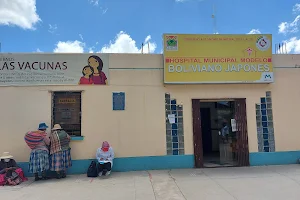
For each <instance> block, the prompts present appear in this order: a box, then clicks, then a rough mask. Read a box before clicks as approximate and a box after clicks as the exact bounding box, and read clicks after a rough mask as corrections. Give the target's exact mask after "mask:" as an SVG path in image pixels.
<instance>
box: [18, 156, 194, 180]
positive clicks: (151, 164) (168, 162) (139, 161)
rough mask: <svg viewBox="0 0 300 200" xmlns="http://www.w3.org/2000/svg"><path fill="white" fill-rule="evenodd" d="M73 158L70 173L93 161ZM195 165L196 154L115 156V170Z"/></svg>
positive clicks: (25, 167)
mask: <svg viewBox="0 0 300 200" xmlns="http://www.w3.org/2000/svg"><path fill="white" fill-rule="evenodd" d="M92 160H93V159H86V160H73V161H72V162H73V166H72V167H71V168H70V169H68V174H85V173H86V171H87V169H88V167H89V165H90V164H91V161H92ZM18 165H19V166H20V167H21V168H22V169H23V171H24V173H25V176H28V177H29V176H32V174H29V173H28V163H27V162H21V163H18ZM193 167H194V155H176V156H146V157H126V158H115V159H114V165H113V171H115V172H126V171H141V170H162V169H184V168H193Z"/></svg>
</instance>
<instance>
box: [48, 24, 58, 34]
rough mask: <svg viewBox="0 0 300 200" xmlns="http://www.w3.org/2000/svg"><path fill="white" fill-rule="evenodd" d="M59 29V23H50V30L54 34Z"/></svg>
mask: <svg viewBox="0 0 300 200" xmlns="http://www.w3.org/2000/svg"><path fill="white" fill-rule="evenodd" d="M56 31H57V25H56V24H53V25H52V24H49V29H48V32H49V33H52V34H54V33H55V32H56Z"/></svg>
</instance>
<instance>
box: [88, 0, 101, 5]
mask: <svg viewBox="0 0 300 200" xmlns="http://www.w3.org/2000/svg"><path fill="white" fill-rule="evenodd" d="M89 2H90V4H93V5H94V6H98V5H99V0H89Z"/></svg>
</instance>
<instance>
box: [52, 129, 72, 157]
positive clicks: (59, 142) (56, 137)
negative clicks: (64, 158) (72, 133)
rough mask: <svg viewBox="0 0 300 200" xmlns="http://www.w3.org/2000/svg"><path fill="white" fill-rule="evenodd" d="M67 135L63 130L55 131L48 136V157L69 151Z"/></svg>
mask: <svg viewBox="0 0 300 200" xmlns="http://www.w3.org/2000/svg"><path fill="white" fill-rule="evenodd" d="M69 142H70V139H69V135H68V134H67V133H66V131H64V130H56V131H54V132H52V133H51V135H50V143H51V145H50V155H52V154H55V153H58V152H60V151H65V150H69V149H70V146H69Z"/></svg>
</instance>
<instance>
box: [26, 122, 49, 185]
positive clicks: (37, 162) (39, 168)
mask: <svg viewBox="0 0 300 200" xmlns="http://www.w3.org/2000/svg"><path fill="white" fill-rule="evenodd" d="M47 128H48V126H47V125H46V124H45V123H40V124H39V128H38V130H37V131H30V132H28V133H26V135H25V142H26V143H27V145H28V146H29V147H30V148H31V153H30V160H29V170H28V171H29V172H30V173H32V174H34V176H35V180H36V181H38V180H40V179H44V180H45V179H47V177H46V171H47V170H49V150H48V146H49V144H50V140H49V138H48V137H47V133H46V130H47ZM38 173H41V174H42V178H40V177H39V175H38Z"/></svg>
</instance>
